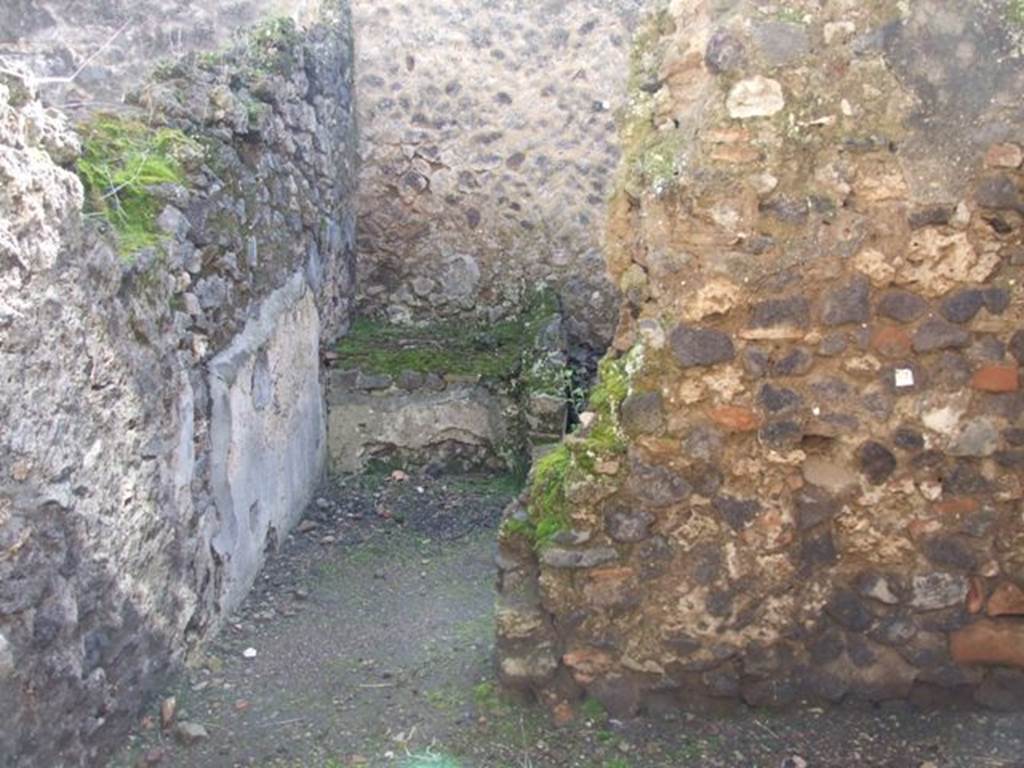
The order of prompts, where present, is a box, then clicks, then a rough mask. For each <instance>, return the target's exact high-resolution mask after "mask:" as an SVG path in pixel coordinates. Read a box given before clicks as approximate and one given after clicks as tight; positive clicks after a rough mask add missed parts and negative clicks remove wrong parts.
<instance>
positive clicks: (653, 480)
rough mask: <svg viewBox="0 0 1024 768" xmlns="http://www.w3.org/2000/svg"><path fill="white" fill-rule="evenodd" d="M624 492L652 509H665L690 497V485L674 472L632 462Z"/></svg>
mask: <svg viewBox="0 0 1024 768" xmlns="http://www.w3.org/2000/svg"><path fill="white" fill-rule="evenodd" d="M626 491H627V492H628V493H629V494H630V495H632V496H633V497H634V498H636V499H639V500H640V501H644V502H646V503H648V504H650V505H651V506H652V507H666V506H668V505H669V504H676V503H678V502H680V501H683V500H684V499H685V498H687V497H688V496H689V495H690V485H689V483H687V482H686V479H685V478H683V477H682V476H681V475H678V474H676V473H675V472H673V471H671V470H669V469H665V468H664V467H657V466H654V465H652V464H644V463H642V462H639V461H637V462H634V463H633V466H632V468H631V469H630V473H629V479H628V480H627V481H626Z"/></svg>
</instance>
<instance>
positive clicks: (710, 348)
mask: <svg viewBox="0 0 1024 768" xmlns="http://www.w3.org/2000/svg"><path fill="white" fill-rule="evenodd" d="M669 343H670V344H671V346H672V354H673V355H674V356H675V358H676V361H677V362H678V363H679V365H681V366H683V367H684V368H690V367H693V366H709V365H715V364H717V363H726V362H729V361H730V360H732V359H733V358H734V357H735V356H736V348H735V347H734V346H733V343H732V339H731V338H730V337H729V335H728V334H726V333H722V332H721V331H716V330H712V329H710V328H695V327H693V326H689V325H680V326H678V327H677V328H676V329H675V330H674V331H672V335H671V337H670V339H669Z"/></svg>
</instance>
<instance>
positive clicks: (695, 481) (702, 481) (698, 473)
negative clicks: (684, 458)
mask: <svg viewBox="0 0 1024 768" xmlns="http://www.w3.org/2000/svg"><path fill="white" fill-rule="evenodd" d="M685 475H686V480H687V482H689V483H690V485H691V486H692V487H693V492H694V493H697V494H700V495H701V496H704V497H706V498H709V499H710V498H711V497H712V496H714V495H715V494H716V493H718V489H719V488H721V487H722V482H723V481H724V480H725V478H724V477H722V471H721V470H720V469H719V468H718V467H716V466H715V465H714V464H710V463H708V462H704V461H698V462H696V463H694V464H693V465H691V466H689V467H687V468H686V472H685Z"/></svg>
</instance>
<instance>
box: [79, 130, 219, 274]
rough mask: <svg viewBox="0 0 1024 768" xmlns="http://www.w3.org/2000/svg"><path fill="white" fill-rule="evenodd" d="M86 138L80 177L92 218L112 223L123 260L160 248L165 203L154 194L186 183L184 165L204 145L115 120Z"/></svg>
mask: <svg viewBox="0 0 1024 768" xmlns="http://www.w3.org/2000/svg"><path fill="white" fill-rule="evenodd" d="M81 134H82V155H81V157H80V158H79V160H78V176H79V178H80V179H81V180H82V185H83V186H84V188H85V198H86V213H87V215H94V216H99V217H101V218H103V219H105V220H106V221H107V222H109V223H110V226H111V227H112V228H113V230H114V232H115V233H116V234H117V240H118V247H119V250H120V252H121V255H122V256H123V257H129V256H130V255H131V254H133V253H135V252H136V251H139V250H141V249H142V248H147V247H150V246H153V245H157V244H158V243H159V242H160V241H161V240H162V238H163V236H162V234H161V233H160V231H159V230H158V229H157V225H156V220H157V216H159V214H160V211H161V208H162V203H161V202H160V201H159V200H158V199H157V197H156V196H155V195H153V193H152V190H151V188H152V187H153V186H155V185H158V184H181V183H182V182H184V180H185V171H184V168H183V166H182V159H183V158H184V157H186V156H188V155H194V154H195V153H196V152H198V151H199V145H198V144H197V143H196V142H195V141H193V140H192V139H190V138H188V137H187V136H186V135H185V134H184V133H182V132H181V131H178V130H174V129H171V128H159V129H153V128H150V127H149V126H147V125H145V124H143V123H141V122H138V121H135V120H128V119H124V118H121V117H117V116H114V115H100V116H98V117H97V118H95V119H94V120H92V121H91V122H89V123H87V124H85V125H84V126H83V127H82V128H81Z"/></svg>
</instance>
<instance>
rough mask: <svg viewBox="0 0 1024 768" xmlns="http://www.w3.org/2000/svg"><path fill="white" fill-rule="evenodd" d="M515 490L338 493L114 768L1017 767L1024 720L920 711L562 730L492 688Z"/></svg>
mask: <svg viewBox="0 0 1024 768" xmlns="http://www.w3.org/2000/svg"><path fill="white" fill-rule="evenodd" d="M514 492H515V489H514V488H513V486H512V484H511V482H510V481H508V480H507V479H504V478H489V477H447V478H427V477H405V476H402V475H399V476H398V478H397V479H396V478H390V477H377V478H373V477H361V478H345V479H336V480H334V481H333V482H332V483H331V484H330V485H329V487H327V488H325V489H324V490H323V491H322V495H321V496H320V497H319V498H318V499H317V501H316V503H315V504H313V505H311V507H310V509H309V510H308V512H307V514H306V517H305V519H304V521H303V522H302V523H301V524H300V526H299V527H298V528H297V530H296V532H295V533H293V534H292V535H291V536H289V537H288V539H287V540H286V541H284V542H283V544H282V545H281V547H280V548H279V550H278V551H277V552H276V553H274V554H273V555H272V557H271V558H270V560H269V562H268V564H267V566H266V568H265V569H264V571H263V573H262V574H261V576H260V578H259V580H258V582H257V585H256V586H255V588H254V589H253V591H252V593H251V594H250V595H249V597H248V599H247V600H246V602H245V604H244V605H243V607H242V608H241V609H240V610H239V611H238V612H237V614H236V615H235V616H234V617H233V618H232V620H231V621H230V622H229V623H228V624H227V626H225V628H224V629H223V631H222V632H221V633H220V635H219V636H218V637H217V638H216V639H215V640H213V641H212V642H210V643H209V644H208V646H207V647H206V648H205V650H204V652H203V653H202V654H201V656H200V657H199V658H197V659H195V660H194V661H193V663H192V664H191V665H190V667H189V668H188V669H187V670H185V671H184V672H183V673H182V674H181V675H180V676H179V678H178V679H177V680H176V681H175V683H174V684H173V685H172V686H170V688H169V689H168V690H167V691H165V692H164V693H163V695H162V697H161V699H160V700H157V701H154V703H153V706H152V711H151V712H150V714H149V715H148V716H147V717H145V718H144V719H143V721H142V722H141V723H140V725H139V728H138V729H137V731H136V733H134V734H133V735H132V736H131V738H130V740H129V743H128V744H127V745H126V747H125V749H124V750H123V751H122V752H121V753H120V754H118V755H117V756H115V757H114V758H113V760H112V765H113V766H115V768H135V767H136V766H158V767H159V768H220V767H223V768H234V767H235V766H261V767H266V768H346V767H347V766H369V767H371V768H374V767H376V766H380V767H382V768H384V767H388V766H395V768H421V767H424V766H436V767H437V768H545V767H547V766H552V767H557V768H562V767H565V768H669V767H671V768H688V767H690V766H693V767H696V766H710V767H720V768H746V767H750V768H753V767H755V766H758V767H762V766H763V767H766V768H778V767H780V766H784V767H785V768H800V767H801V766H808V767H809V768H825V767H828V768H839V767H841V766H842V767H846V766H858V767H859V766H879V767H881V766H884V767H886V768H922V767H923V768H954V767H956V768H1010V767H1011V766H1015V767H1017V768H1022V767H1024V715H1022V714H1005V715H1004V714H996V713H991V712H979V711H965V710H941V711H926V710H918V709H915V708H913V707H912V706H911V705H906V704H901V705H898V706H885V707H880V708H879V707H869V706H853V705H847V706H842V707H837V708H834V709H829V710H823V709H817V708H816V709H794V710H788V711H785V712H773V711H763V710H752V709H737V710H733V711H730V712H727V713H724V714H723V713H706V712H705V713H699V712H698V713H692V712H691V713H685V712H672V713H669V714H664V715H659V716H650V717H647V718H642V719H638V720H635V721H631V722H618V721H615V720H611V719H609V718H608V717H607V715H606V714H605V713H604V712H603V710H602V708H601V707H600V706H599V705H597V703H596V702H586V703H584V705H583V706H582V708H581V715H580V717H579V719H578V720H577V722H575V723H574V724H572V725H570V726H568V727H565V728H561V729H555V728H553V727H552V726H551V725H550V724H549V723H548V721H547V719H546V717H545V716H544V714H543V713H542V712H541V711H540V710H539V708H537V707H535V706H529V705H525V704H522V703H518V702H512V701H508V700H506V699H505V698H503V697H502V695H501V694H500V692H499V690H498V688H497V686H496V684H495V682H494V673H493V661H492V658H493V640H492V634H493V632H492V620H493V603H494V566H493V554H494V542H495V538H496V529H497V525H498V521H499V518H500V515H501V510H502V508H503V507H504V506H505V504H506V503H507V502H508V501H509V500H510V499H511V497H512V495H513V494H514Z"/></svg>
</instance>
